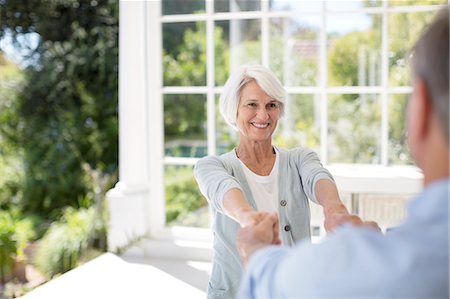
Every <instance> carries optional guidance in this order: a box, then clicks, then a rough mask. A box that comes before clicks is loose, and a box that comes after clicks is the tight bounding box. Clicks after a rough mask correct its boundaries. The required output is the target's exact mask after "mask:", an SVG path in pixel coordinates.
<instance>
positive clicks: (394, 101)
mask: <svg viewBox="0 0 450 299" xmlns="http://www.w3.org/2000/svg"><path fill="white" fill-rule="evenodd" d="M409 97H410V95H409V94H394V95H391V96H390V97H389V106H388V110H389V117H388V119H389V143H388V144H389V149H388V152H389V164H413V161H412V158H411V155H410V153H409V150H408V140H407V138H408V137H407V133H406V115H405V111H406V110H407V106H408V98H409Z"/></svg>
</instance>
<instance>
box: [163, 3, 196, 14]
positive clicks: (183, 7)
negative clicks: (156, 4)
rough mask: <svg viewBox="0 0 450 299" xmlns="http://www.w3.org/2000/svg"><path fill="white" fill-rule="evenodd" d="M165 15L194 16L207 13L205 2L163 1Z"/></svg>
mask: <svg viewBox="0 0 450 299" xmlns="http://www.w3.org/2000/svg"><path fill="white" fill-rule="evenodd" d="M161 10H162V14H163V15H175V14H193V13H203V12H205V0H163V1H161Z"/></svg>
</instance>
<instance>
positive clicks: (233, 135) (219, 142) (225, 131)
mask: <svg viewBox="0 0 450 299" xmlns="http://www.w3.org/2000/svg"><path fill="white" fill-rule="evenodd" d="M219 96H220V95H217V97H216V153H217V154H218V155H221V154H224V153H227V152H229V151H231V150H232V149H233V148H234V147H236V145H237V144H238V142H239V132H238V131H237V130H235V129H233V128H232V127H231V126H230V125H228V124H227V123H226V122H225V120H224V119H223V117H222V114H220V111H219Z"/></svg>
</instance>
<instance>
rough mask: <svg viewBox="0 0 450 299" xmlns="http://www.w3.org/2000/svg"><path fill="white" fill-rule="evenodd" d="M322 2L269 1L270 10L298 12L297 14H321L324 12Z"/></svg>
mask: <svg viewBox="0 0 450 299" xmlns="http://www.w3.org/2000/svg"><path fill="white" fill-rule="evenodd" d="M322 6H323V3H322V1H292V0H273V1H269V9H270V10H273V11H280V10H284V11H296V12H305V11H308V12H310V11H312V12H320V11H322Z"/></svg>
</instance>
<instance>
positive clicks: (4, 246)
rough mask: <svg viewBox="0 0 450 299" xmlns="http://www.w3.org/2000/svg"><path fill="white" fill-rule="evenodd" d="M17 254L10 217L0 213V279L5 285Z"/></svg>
mask: <svg viewBox="0 0 450 299" xmlns="http://www.w3.org/2000/svg"><path fill="white" fill-rule="evenodd" d="M16 252H17V241H16V240H15V238H14V223H13V220H12V217H11V216H10V215H8V214H6V213H0V278H1V282H2V284H5V276H6V275H7V274H8V273H9V272H10V271H11V269H12V267H13V264H14V259H15V257H16Z"/></svg>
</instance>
